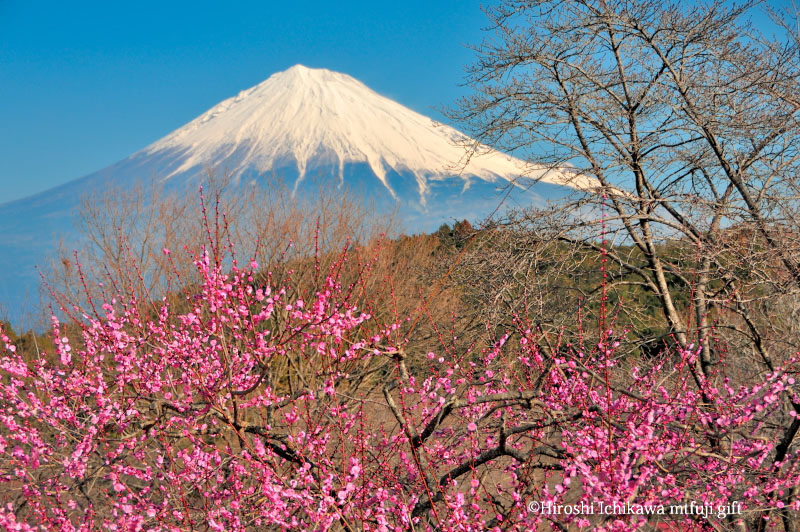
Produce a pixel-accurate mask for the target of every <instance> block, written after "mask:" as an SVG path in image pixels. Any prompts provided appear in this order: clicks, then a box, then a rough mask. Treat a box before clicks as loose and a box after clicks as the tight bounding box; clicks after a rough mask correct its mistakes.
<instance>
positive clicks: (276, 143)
mask: <svg viewBox="0 0 800 532" xmlns="http://www.w3.org/2000/svg"><path fill="white" fill-rule="evenodd" d="M465 140H466V138H465V137H464V135H462V134H461V133H459V132H458V131H456V130H455V129H453V128H451V127H448V126H444V125H442V124H437V123H436V122H434V121H433V120H431V119H430V118H428V117H425V116H423V115H421V114H419V113H416V112H414V111H412V110H411V109H408V108H407V107H404V106H402V105H400V104H399V103H397V102H395V101H393V100H390V99H389V98H386V97H384V96H381V95H380V94H378V93H376V92H375V91H373V90H372V89H370V88H369V87H367V86H366V85H364V84H363V83H361V82H360V81H358V80H356V79H355V78H353V77H351V76H348V75H346V74H341V73H338V72H333V71H331V70H327V69H322V68H308V67H305V66H303V65H295V66H293V67H291V68H289V69H288V70H285V71H283V72H278V73H276V74H273V75H272V76H270V77H269V78H268V79H267V80H266V81H264V82H262V83H260V84H258V85H256V86H255V87H252V88H250V89H247V90H244V91H242V92H240V93H239V94H238V95H236V96H234V97H233V98H229V99H227V100H225V101H223V102H221V103H219V104H218V105H216V106H214V107H213V108H211V109H210V110H208V111H207V112H205V113H203V114H202V115H200V116H199V117H197V118H196V119H195V120H192V121H191V122H189V123H188V124H186V125H185V126H184V127H182V128H180V129H178V130H176V131H174V132H173V133H171V134H169V135H167V136H166V137H164V138H163V139H161V140H159V141H157V142H155V143H154V144H151V145H150V146H148V147H147V148H145V150H143V152H144V153H146V154H148V155H154V156H155V155H159V154H161V153H169V152H172V153H176V152H177V153H180V154H181V155H180V164H178V165H176V166H175V167H173V168H172V169H171V172H170V173H169V174H168V175H165V176H162V178H164V179H169V178H170V177H173V176H175V175H179V174H184V175H185V174H186V173H187V172H188V173H191V172H192V171H193V170H194V171H197V172H201V171H202V170H203V169H205V168H217V167H220V165H222V164H225V165H226V167H227V169H228V172H229V173H231V174H232V175H234V176H235V175H237V174H240V173H242V172H244V171H245V170H248V169H249V170H255V171H256V172H257V173H266V172H269V171H271V170H273V169H276V168H281V167H291V166H294V167H296V169H297V172H298V176H299V177H298V179H297V182H298V183H299V182H300V181H301V180H302V179H303V177H304V176H305V175H306V172H307V170H308V169H309V168H310V167H311V166H312V165H314V166H321V165H330V166H333V167H334V168H338V174H339V179H340V180H343V179H344V173H343V168H344V166H345V165H346V164H348V163H366V164H367V165H368V166H369V168H370V169H371V171H372V173H374V175H375V176H376V177H377V178H378V179H379V180H380V181H381V183H383V186H384V187H386V188H387V189H388V190H389V192H390V193H391V194H392V196H395V191H394V190H393V188H392V186H391V184H390V182H389V180H388V179H387V173H388V172H389V171H394V172H397V173H398V174H411V175H413V177H414V179H415V180H416V187H417V190H418V193H419V201H420V202H421V203H423V204H424V203H425V199H426V195H427V193H428V189H429V182H430V181H431V180H437V179H443V178H446V177H447V178H449V177H453V176H454V175H460V176H461V177H464V178H466V177H467V176H474V177H477V178H480V179H483V180H488V181H494V180H495V179H497V178H502V179H506V180H512V179H514V178H516V177H518V176H520V175H521V174H523V173H525V172H526V167H525V165H524V164H523V163H522V162H521V161H519V160H517V159H514V158H512V157H510V156H508V155H505V154H501V153H499V152H496V151H494V152H493V151H491V150H488V149H485V150H482V151H486V152H487V153H485V154H483V155H481V156H479V157H474V158H472V159H471V160H470V161H469V164H466V165H464V162H465V160H464V156H465V150H464V149H463V147H461V146H460V145H459V144H460V143H462V142H464V141H465ZM527 171H528V172H530V167H528V168H527ZM539 173H540V174H541V173H542V172H539ZM551 174H552V175H548V176H545V177H544V180H545V181H548V182H553V183H559V184H564V176H563V175H560V174H559V175H556V174H557V173H555V172H553V173H551ZM465 184H466V183H465ZM572 186H575V185H572Z"/></svg>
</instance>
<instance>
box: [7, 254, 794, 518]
mask: <svg viewBox="0 0 800 532" xmlns="http://www.w3.org/2000/svg"><path fill="white" fill-rule="evenodd" d="M345 260H347V257H346V256H345V255H342V257H341V258H340V261H339V264H338V265H337V264H335V265H334V266H333V267H332V268H331V270H330V271H329V272H328V273H327V275H326V276H323V278H322V279H321V280H320V282H319V283H318V285H317V286H316V287H315V288H314V289H313V290H310V291H309V293H306V294H303V293H302V289H301V288H298V287H293V286H290V285H284V286H275V285H273V283H272V279H271V277H270V276H268V275H267V276H266V282H263V275H259V273H258V272H257V265H256V264H255V263H252V264H250V265H249V266H248V267H246V268H240V267H239V266H237V265H236V263H235V261H234V262H233V264H232V265H230V264H229V266H228V267H226V266H224V264H225V261H220V260H213V259H210V258H209V254H208V253H205V252H202V253H201V254H200V255H199V256H198V257H197V258H196V260H195V266H196V269H197V273H198V275H199V278H200V279H201V283H200V284H199V285H196V286H187V287H185V288H184V292H185V296H186V297H185V299H184V300H182V301H178V302H175V301H173V302H169V301H168V300H167V299H163V300H157V301H146V302H142V301H139V300H138V299H137V298H136V297H134V296H133V295H131V294H125V293H122V292H120V293H118V294H117V295H116V297H115V298H114V299H111V300H109V301H105V302H103V303H102V304H101V305H99V306H98V310H97V312H85V313H84V314H83V315H82V316H81V317H80V319H76V320H75V321H74V323H72V324H70V325H69V326H66V325H62V323H60V321H59V320H58V319H57V318H55V317H53V322H52V332H53V335H54V338H55V339H56V340H57V341H56V343H55V345H56V347H55V352H53V353H41V354H40V355H39V356H37V357H23V355H22V354H21V353H19V352H18V350H17V349H16V347H15V346H14V345H12V344H11V342H10V341H9V339H8V337H7V336H6V335H5V334H2V333H1V332H0V337H1V338H2V344H0V401H2V411H1V412H0V483H1V485H0V502H2V507H0V527H2V528H3V529H6V530H22V531H34V530H37V531H39V530H62V531H90V530H112V531H139V530H152V531H165V532H166V531H170V532H172V531H175V532H177V531H188V530H218V531H250V530H363V531H381V532H385V531H390V530H391V531H399V530H440V531H464V530H475V531H478V530H497V531H500V530H520V531H522V530H536V529H548V528H550V527H552V528H554V529H559V528H560V529H564V528H565V527H569V526H573V527H576V528H577V529H582V530H632V529H635V528H644V527H647V526H652V527H654V528H656V527H657V526H658V525H659V523H660V522H669V523H670V524H671V525H674V526H678V527H680V529H681V530H706V529H708V527H709V526H711V524H712V523H713V524H714V525H715V526H717V525H720V524H721V525H726V526H727V525H729V526H734V525H735V524H736V523H735V522H733V521H730V522H727V521H721V522H718V521H719V520H717V521H714V519H716V518H715V517H714V516H709V517H708V519H709V521H705V520H703V519H698V518H697V516H675V515H667V516H642V515H614V516H610V517H609V516H586V515H552V514H542V513H534V512H529V511H528V505H529V503H530V502H531V501H542V502H543V503H545V504H551V505H553V506H556V505H567V504H569V505H576V504H578V505H580V504H586V505H591V504H593V503H594V504H596V503H602V504H605V505H611V504H619V505H630V504H638V505H647V504H680V503H682V502H683V501H698V502H702V503H703V504H708V505H712V506H715V507H716V506H720V505H724V504H729V503H730V502H731V501H740V502H741V504H742V505H743V507H744V509H745V510H746V511H750V512H761V513H759V514H758V515H759V516H761V514H763V518H764V519H767V520H769V519H778V514H776V513H775V512H774V510H776V509H778V510H785V511H793V510H797V509H798V506H800V502H798V500H797V499H796V498H794V495H793V493H794V490H795V487H796V485H797V483H798V479H800V475H798V473H800V472H798V466H797V460H796V458H797V453H796V451H795V450H794V448H792V447H791V446H784V448H779V447H781V445H782V443H781V442H778V441H776V436H775V435H776V434H779V433H780V431H779V429H780V428H781V427H784V426H785V425H786V424H790V423H795V422H797V417H796V413H795V410H794V405H795V404H797V403H798V402H800V398H798V397H797V395H796V392H795V389H796V386H795V380H794V377H793V375H794V372H795V371H796V362H797V360H796V359H793V360H790V361H788V362H787V363H786V364H785V365H784V366H782V367H781V368H779V369H775V371H773V372H771V373H770V374H767V375H763V376H760V378H761V380H760V381H759V382H758V383H754V384H753V385H751V386H745V385H742V384H737V385H735V386H734V385H733V384H732V382H731V380H730V379H729V378H727V377H725V376H724V373H722V371H723V369H721V370H720V374H719V375H718V376H717V377H715V378H714V379H712V378H708V377H704V376H702V375H701V374H699V373H698V372H697V371H696V366H697V360H696V358H697V349H695V348H694V347H692V346H689V347H687V348H685V349H677V350H675V352H673V353H668V354H666V355H665V356H664V357H663V359H662V360H661V361H660V363H658V364H655V365H650V366H649V367H648V368H646V369H645V368H638V367H630V366H626V365H624V364H622V363H621V361H620V360H618V359H617V356H616V350H617V348H618V344H616V343H615V342H614V341H612V340H610V338H611V333H610V331H606V332H604V334H603V335H602V337H603V338H605V339H607V340H604V341H603V342H601V343H599V344H596V345H593V346H585V345H582V344H581V343H580V342H576V343H574V344H570V343H567V342H566V341H561V342H556V344H555V345H553V344H552V343H551V342H548V341H545V340H546V338H545V337H544V335H543V333H541V332H540V331H538V330H537V328H536V327H535V326H533V325H532V324H531V322H530V321H529V320H528V318H527V317H525V316H519V317H517V319H516V320H515V327H514V328H513V329H512V330H510V331H508V333H507V334H505V335H503V336H502V337H501V338H499V339H497V340H496V342H495V343H493V344H492V345H488V346H487V347H485V348H483V349H480V348H476V349H474V350H466V351H465V352H455V351H453V350H452V349H443V350H442V353H439V354H437V353H433V352H431V353H429V354H428V355H427V356H425V355H424V354H423V355H422V356H414V355H415V354H414V353H408V352H407V351H406V344H405V342H404V340H403V338H402V336H401V335H400V325H399V324H398V323H395V322H389V323H380V322H379V320H378V319H377V318H375V317H373V316H371V315H370V313H368V312H366V311H364V310H361V309H362V308H368V306H369V304H370V303H369V301H368V297H369V294H364V293H363V290H360V288H359V286H362V285H359V283H358V282H355V283H351V284H349V285H348V284H345V283H343V281H342V279H341V275H340V273H339V272H340V268H339V266H341V261H345ZM364 298H367V300H366V305H367V306H364V305H363V303H364ZM359 302H361V303H362V305H359V304H358V303H359ZM68 329H69V330H68ZM76 331H77V333H76ZM720 368H724V365H721V366H720ZM733 518H734V519H735V518H736V516H734V517H733ZM658 519H660V520H661V521H657V520H658Z"/></svg>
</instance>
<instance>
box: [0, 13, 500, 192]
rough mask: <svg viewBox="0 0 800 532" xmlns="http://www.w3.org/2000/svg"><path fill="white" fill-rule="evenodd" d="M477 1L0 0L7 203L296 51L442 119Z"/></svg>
mask: <svg viewBox="0 0 800 532" xmlns="http://www.w3.org/2000/svg"><path fill="white" fill-rule="evenodd" d="M480 4H481V2H479V1H473V0H458V1H433V2H430V1H428V2H424V1H417V0H402V1H392V2H382V1H372V2H347V1H341V2H332V1H311V2H298V1H295V2H291V1H285V2H272V1H265V0H261V1H229V2H205V1H194V2H188V1H164V0H162V1H158V2H157V1H151V0H142V1H138V2H125V3H123V2H108V1H106V2H89V1H77V2H64V1H57V2H56V1H37V0H0V124H1V125H0V203H4V202H6V201H10V200H13V199H17V198H21V197H24V196H27V195H30V194H33V193H36V192H40V191H42V190H45V189H47V188H50V187H52V186H55V185H58V184H61V183H64V182H67V181H70V180H72V179H75V178H78V177H81V176H83V175H86V174H88V173H90V172H93V171H95V170H99V169H101V168H103V167H105V166H108V165H109V164H112V163H114V162H116V161H118V160H120V159H122V158H124V157H126V156H128V155H130V154H131V153H133V152H135V151H137V150H140V149H141V148H143V147H145V146H146V145H147V144H149V143H151V142H153V141H155V140H157V139H159V138H161V137H162V136H164V135H166V134H167V133H169V132H170V131H172V130H173V129H176V128H178V127H180V126H181V125H183V124H184V123H186V122H188V121H189V120H191V119H192V118H194V117H195V116H197V115H198V114H200V113H202V112H203V111H205V110H206V109H208V108H209V107H211V106H212V105H214V104H216V103H218V102H219V101H221V100H223V99H225V98H228V97H231V96H234V95H235V94H236V93H238V92H239V91H240V90H243V89H246V88H248V87H250V86H253V85H255V84H257V83H259V82H261V81H263V80H264V79H266V78H267V77H269V75H270V74H272V73H274V72H277V71H280V70H284V69H286V68H288V67H290V66H292V65H294V64H296V63H302V64H304V65H306V66H310V67H324V68H329V69H332V70H338V71H341V72H345V73H347V74H350V75H352V76H354V77H356V78H358V79H360V80H361V81H363V82H364V83H366V84H367V85H369V86H370V87H372V88H373V89H375V90H377V91H378V92H380V93H382V94H384V95H386V96H389V97H391V98H393V99H395V100H397V101H399V102H400V103H402V104H404V105H407V106H409V107H411V108H412V109H414V110H416V111H419V112H422V113H424V114H427V115H429V116H433V117H435V118H441V116H440V115H439V114H438V113H437V112H436V111H435V108H437V107H439V106H441V105H447V104H452V103H453V102H454V101H455V99H456V98H457V97H458V96H459V95H461V94H464V93H465V91H466V89H463V88H461V87H460V86H459V84H460V83H462V81H463V78H464V75H463V67H464V65H466V64H468V63H471V62H472V61H473V59H474V55H473V52H472V51H470V50H469V49H468V48H466V47H465V45H466V44H476V43H477V42H478V41H479V40H480V39H481V38H482V37H483V35H484V34H483V32H482V31H481V28H483V27H484V26H485V25H486V23H487V20H486V18H485V16H484V14H483V13H482V12H481V10H480Z"/></svg>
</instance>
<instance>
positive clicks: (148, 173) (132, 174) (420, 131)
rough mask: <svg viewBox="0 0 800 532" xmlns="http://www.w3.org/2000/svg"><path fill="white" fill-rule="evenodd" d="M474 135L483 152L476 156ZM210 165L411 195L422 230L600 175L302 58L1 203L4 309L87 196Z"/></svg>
mask: <svg viewBox="0 0 800 532" xmlns="http://www.w3.org/2000/svg"><path fill="white" fill-rule="evenodd" d="M467 145H472V146H473V147H476V148H477V149H476V150H475V153H476V155H473V156H472V157H469V158H467V157H466V155H465V154H466V153H467V151H466V150H465V146H467ZM478 154H479V155H478ZM209 170H212V171H217V172H220V173H224V174H225V175H227V176H228V177H229V178H230V179H232V180H233V181H234V182H235V183H239V184H252V183H257V182H259V180H260V179H265V176H270V175H281V176H282V178H283V180H284V181H285V182H287V181H288V183H289V185H290V186H293V188H294V191H295V193H297V194H302V192H303V188H304V184H305V183H307V181H308V178H309V177H310V176H314V177H316V178H323V179H326V180H335V182H336V183H338V184H339V185H347V186H348V187H350V188H354V189H356V190H358V191H360V192H361V193H363V194H364V195H365V196H366V197H368V198H370V199H373V200H377V202H378V203H380V202H385V203H386V204H387V205H394V206H398V207H400V208H399V209H398V211H399V212H401V213H402V216H401V218H402V221H403V222H404V224H405V228H406V229H409V230H416V231H419V230H428V231H429V230H434V229H436V227H438V225H439V224H441V223H442V222H450V221H453V220H454V219H462V218H471V219H473V220H474V219H476V218H480V217H483V216H486V215H487V214H489V213H491V212H492V211H493V210H494V209H495V208H496V207H497V205H498V203H499V202H500V199H501V197H502V196H501V195H500V194H498V191H499V190H500V189H503V188H506V185H508V184H509V183H512V182H513V183H517V184H518V183H519V182H520V181H519V180H520V179H522V180H523V181H526V182H533V181H535V182H536V183H537V184H536V185H535V186H534V187H532V188H528V187H522V186H515V187H514V189H515V190H518V191H519V194H521V196H519V197H518V198H517V200H516V201H517V202H524V203H525V204H531V203H541V202H544V201H545V200H547V199H550V198H557V197H560V196H563V195H565V194H567V193H568V192H569V191H571V190H575V189H588V188H593V186H594V183H593V182H592V181H591V180H590V179H589V178H586V177H583V176H580V175H577V174H574V173H570V172H568V171H557V170H549V169H546V168H544V167H535V166H532V165H526V164H525V163H524V162H522V161H520V160H518V159H516V158H514V157H511V156H509V155H506V154H504V153H500V152H497V151H494V150H491V149H489V148H488V147H486V146H480V145H476V144H475V143H474V141H472V140H471V139H469V138H468V137H466V136H464V135H463V134H461V133H459V132H458V131H456V130H455V129H453V128H451V127H448V126H445V125H442V124H438V123H436V122H434V121H433V120H432V119H430V118H428V117H425V116H423V115H421V114H419V113H416V112H414V111H412V110H410V109H408V108H406V107H404V106H402V105H400V104H399V103H397V102H395V101H393V100H390V99H388V98H386V97H384V96H381V95H380V94H378V93H376V92H374V91H373V90H371V89H370V88H368V87H367V86H366V85H364V84H363V83H361V82H360V81H358V80H356V79H354V78H352V77H350V76H348V75H346V74H341V73H338V72H333V71H330V70H326V69H311V68H307V67H304V66H302V65H296V66H294V67H292V68H290V69H288V70H286V71H283V72H279V73H276V74H274V75H272V76H270V77H269V78H268V79H267V80H266V81H264V82H262V83H260V84H259V85H256V86H255V87H252V88H250V89H247V90H245V91H242V92H240V93H239V94H238V95H236V96H235V97H233V98H229V99H227V100H225V101H223V102H221V103H219V104H218V105H216V106H214V107H212V108H211V109H209V110H208V111H206V112H205V113H203V114H202V115H200V116H199V117H197V118H196V119H194V120H192V121H191V122H189V123H188V124H186V125H185V126H183V127H181V128H179V129H177V130H175V131H174V132H172V133H170V134H169V135H167V136H166V137H164V138H162V139H160V140H158V141H156V142H154V143H153V144H151V145H149V146H147V147H145V148H144V149H142V150H141V151H139V152H136V153H134V154H133V155H131V156H129V157H128V158H126V159H123V160H122V161H119V162H118V163H116V164H113V165H111V166H109V167H108V168H105V169H103V170H100V171H98V172H95V173H93V174H90V175H87V176H85V177H83V178H80V179H76V180H74V181H71V182H68V183H66V184H64V185H61V186H58V187H55V188H53V189H50V190H47V191H45V192H42V193H39V194H37V195H34V196H31V197H28V198H24V199H21V200H17V201H13V202H10V203H5V204H2V205H0V311H5V313H6V314H8V315H9V316H10V317H12V318H13V317H15V316H18V315H19V314H20V313H21V312H22V309H23V308H24V306H25V305H24V304H25V302H26V300H31V299H35V298H36V296H37V294H38V292H37V286H38V284H39V276H38V274H37V273H36V271H35V269H34V266H35V265H37V264H39V265H41V264H43V263H44V262H45V261H46V260H47V257H48V256H50V255H51V254H52V252H53V251H54V249H55V241H56V239H57V238H60V239H62V240H63V241H64V242H67V243H69V242H70V241H72V240H73V239H74V238H75V236H76V235H75V230H74V229H71V228H72V227H73V226H74V223H73V218H74V216H75V212H76V209H77V206H78V205H79V202H80V199H81V197H82V196H84V195H86V194H87V193H90V192H92V191H97V190H102V189H103V188H104V187H107V186H109V185H113V186H114V187H117V188H126V187H130V186H132V185H134V184H135V183H137V182H141V181H146V180H150V179H153V178H155V179H156V180H158V181H160V182H161V183H163V184H164V185H165V186H167V187H169V188H173V187H177V188H178V189H179V190H180V189H183V190H186V191H189V192H196V190H197V187H198V186H199V184H200V183H201V182H202V181H203V180H204V179H205V178H206V176H207V175H208V172H209ZM0 317H1V315H0Z"/></svg>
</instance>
